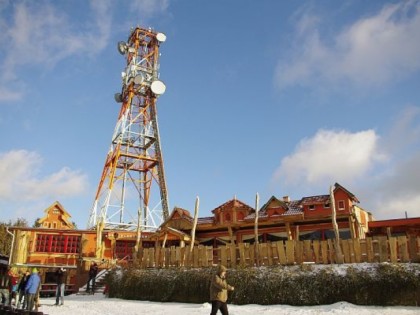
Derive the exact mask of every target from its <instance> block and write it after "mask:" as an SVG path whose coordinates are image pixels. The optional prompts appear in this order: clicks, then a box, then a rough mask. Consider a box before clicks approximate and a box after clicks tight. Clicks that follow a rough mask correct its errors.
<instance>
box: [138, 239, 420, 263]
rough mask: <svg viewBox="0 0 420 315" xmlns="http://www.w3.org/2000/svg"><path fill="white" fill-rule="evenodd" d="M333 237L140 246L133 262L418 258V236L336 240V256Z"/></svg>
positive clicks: (419, 255)
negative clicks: (216, 244)
mask: <svg viewBox="0 0 420 315" xmlns="http://www.w3.org/2000/svg"><path fill="white" fill-rule="evenodd" d="M336 246H337V244H336V242H335V241H334V240H325V241H319V240H313V241H311V240H306V241H294V240H290V241H277V242H269V243H261V244H258V249H256V248H255V245H254V244H249V243H239V244H231V245H226V246H221V247H218V248H213V247H211V246H202V245H198V246H195V247H194V248H193V250H192V252H190V248H189V247H174V246H173V247H169V248H144V249H141V250H140V251H139V254H138V259H137V263H138V264H139V265H140V266H141V267H143V268H171V267H192V268H200V267H211V266H213V265H214V264H219V263H221V264H223V265H225V266H227V267H230V268H234V267H239V266H240V267H247V266H273V265H293V264H302V263H316V264H336V263H362V262H369V263H372V262H391V263H397V262H402V263H404V262H420V252H419V249H420V237H410V238H407V237H406V236H399V237H391V238H389V239H388V238H387V237H386V236H383V237H373V238H366V239H363V240H359V239H349V240H340V248H341V252H342V257H341V259H340V257H338V253H337V252H338V251H337V247H336Z"/></svg>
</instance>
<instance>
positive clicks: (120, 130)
mask: <svg viewBox="0 0 420 315" xmlns="http://www.w3.org/2000/svg"><path fill="white" fill-rule="evenodd" d="M165 40H166V36H165V34H163V33H158V32H155V31H153V30H151V29H143V28H140V27H136V28H134V29H132V31H131V33H130V36H129V37H128V40H127V42H123V41H121V42H119V43H118V46H117V48H118V51H119V53H120V54H121V55H123V56H124V57H125V58H126V67H125V70H124V71H123V72H122V74H121V77H122V90H121V93H117V94H115V101H117V102H118V103H121V109H120V112H119V115H118V119H117V124H116V126H115V130H114V134H113V135H112V140H111V147H110V149H109V151H108V154H107V156H106V160H105V165H104V168H103V171H102V175H101V178H100V181H99V185H98V188H97V192H96V195H95V201H94V203H93V206H92V209H91V213H90V217H89V221H88V228H94V227H96V225H97V224H98V223H101V224H103V227H104V228H105V229H124V230H134V229H136V228H137V226H138V222H140V224H141V227H142V230H155V229H156V228H157V227H159V226H160V224H161V223H162V222H163V220H165V219H166V218H167V217H168V214H169V205H168V192H167V187H166V181H165V172H164V167H163V158H162V150H161V145H160V137H159V128H158V120H157V111H156V103H157V99H158V97H159V96H160V95H162V94H163V93H164V92H165V90H166V86H165V84H164V83H163V82H162V81H160V80H159V72H158V71H159V56H160V55H159V47H160V44H161V43H163V42H164V41H165ZM138 213H142V218H138V217H137V216H138Z"/></svg>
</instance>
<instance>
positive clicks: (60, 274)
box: [55, 268, 66, 305]
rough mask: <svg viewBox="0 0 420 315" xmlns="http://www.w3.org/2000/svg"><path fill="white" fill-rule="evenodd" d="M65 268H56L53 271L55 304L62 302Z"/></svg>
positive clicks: (61, 303) (64, 286)
mask: <svg viewBox="0 0 420 315" xmlns="http://www.w3.org/2000/svg"><path fill="white" fill-rule="evenodd" d="M65 271H66V270H65V269H64V268H58V269H57V271H56V272H55V280H56V284H57V288H56V290H55V305H63V304H64V290H65V288H66V279H65ZM60 300H61V302H60Z"/></svg>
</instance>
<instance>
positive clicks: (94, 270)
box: [86, 262, 98, 294]
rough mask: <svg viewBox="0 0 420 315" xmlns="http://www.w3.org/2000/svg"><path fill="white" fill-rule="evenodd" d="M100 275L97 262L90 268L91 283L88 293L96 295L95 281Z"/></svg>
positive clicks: (88, 284) (87, 289)
mask: <svg viewBox="0 0 420 315" xmlns="http://www.w3.org/2000/svg"><path fill="white" fill-rule="evenodd" d="M97 274H98V264H97V263H96V262H95V263H93V265H91V266H90V268H89V281H88V283H87V288H86V292H90V293H92V294H94V293H95V280H96V275H97Z"/></svg>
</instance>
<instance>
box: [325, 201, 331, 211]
mask: <svg viewBox="0 0 420 315" xmlns="http://www.w3.org/2000/svg"><path fill="white" fill-rule="evenodd" d="M330 206H331V205H330V202H329V201H328V202H327V203H325V204H324V208H325V209H328V208H330Z"/></svg>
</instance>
